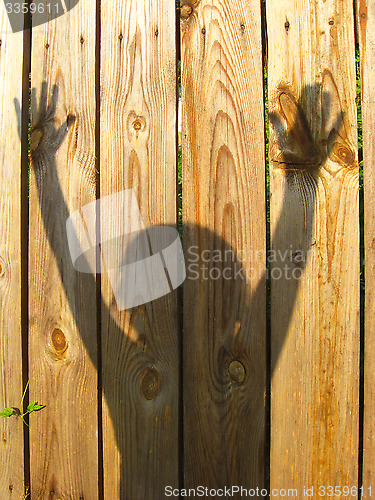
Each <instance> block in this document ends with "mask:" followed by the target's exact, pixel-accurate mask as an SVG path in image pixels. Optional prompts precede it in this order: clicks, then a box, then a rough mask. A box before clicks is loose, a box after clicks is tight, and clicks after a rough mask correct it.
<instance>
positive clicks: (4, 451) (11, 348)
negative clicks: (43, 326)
mask: <svg viewBox="0 0 375 500" xmlns="http://www.w3.org/2000/svg"><path fill="white" fill-rule="evenodd" d="M0 41H1V42H0V124H1V135H0V178H1V190H0V411H1V410H2V408H3V407H5V406H6V407H12V406H18V405H19V403H20V400H21V397H22V339H21V142H20V137H19V135H20V123H21V111H20V110H19V109H17V110H16V109H15V106H14V99H17V100H18V102H19V103H20V102H22V63H23V33H22V32H21V33H12V31H11V27H10V24H9V21H8V17H7V14H6V11H5V4H3V3H2V4H1V5H0ZM0 439H1V453H0V497H1V498H4V499H5V498H23V493H24V474H23V467H24V456H23V423H22V421H21V420H20V419H16V418H13V417H12V418H8V419H1V421H0Z"/></svg>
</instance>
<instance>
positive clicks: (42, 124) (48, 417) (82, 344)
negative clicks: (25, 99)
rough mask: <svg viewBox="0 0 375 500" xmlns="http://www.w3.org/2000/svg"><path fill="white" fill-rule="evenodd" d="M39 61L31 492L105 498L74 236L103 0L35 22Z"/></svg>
mask: <svg viewBox="0 0 375 500" xmlns="http://www.w3.org/2000/svg"><path fill="white" fill-rule="evenodd" d="M31 66H32V75H31V82H32V87H33V91H32V96H31V108H32V126H33V130H32V134H31V141H30V146H31V152H32V166H31V175H30V235H29V237H30V247H29V248H30V251H29V261H30V265H29V270H30V278H29V282H30V288H29V290H30V292H29V293H30V299H29V314H30V337H29V364H30V398H31V400H38V401H39V402H41V403H43V404H45V405H46V408H45V409H44V410H43V411H41V412H39V413H38V414H36V415H33V416H32V417H31V418H30V420H31V422H30V447H31V497H32V498H77V499H78V498H87V499H96V498H98V419H97V410H98V408H97V402H98V397H97V374H96V369H95V367H96V366H97V322H96V281H95V278H94V276H93V275H91V274H82V273H79V272H77V271H76V270H75V269H74V268H73V265H72V260H71V257H70V254H69V249H68V241H67V234H66V221H67V218H68V216H69V214H70V213H71V212H73V211H75V210H78V209H80V208H81V207H82V206H83V205H85V204H86V203H88V202H90V201H92V200H94V199H95V197H96V182H95V179H96V173H95V156H94V155H95V68H96V64H95V5H93V4H92V2H90V1H89V0H80V2H79V4H78V5H77V6H76V7H75V8H74V9H72V10H71V11H70V12H69V13H68V14H65V15H64V16H61V17H59V18H58V19H57V20H55V21H50V22H49V23H48V24H45V25H42V26H39V27H38V28H34V29H33V33H32V61H31ZM68 115H70V116H71V118H70V119H69V120H68V119H67V117H68ZM73 117H74V118H73ZM68 128H69V130H68Z"/></svg>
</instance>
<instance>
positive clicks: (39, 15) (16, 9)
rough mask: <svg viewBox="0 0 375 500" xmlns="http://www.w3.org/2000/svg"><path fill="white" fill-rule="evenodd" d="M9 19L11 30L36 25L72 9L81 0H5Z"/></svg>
mask: <svg viewBox="0 0 375 500" xmlns="http://www.w3.org/2000/svg"><path fill="white" fill-rule="evenodd" d="M3 2H4V7H5V11H6V13H7V15H8V20H9V30H7V31H9V32H13V33H17V32H19V31H23V30H25V29H29V28H30V27H31V26H33V28H34V27H36V26H40V25H41V24H44V23H47V22H49V21H52V20H53V19H56V18H57V17H60V16H62V15H64V14H66V13H67V12H69V11H70V10H72V9H73V8H74V7H75V6H76V5H77V4H78V2H79V0H29V1H27V2H24V1H22V0H21V1H20V0H12V1H9V0H3Z"/></svg>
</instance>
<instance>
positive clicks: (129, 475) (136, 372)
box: [100, 0, 179, 499]
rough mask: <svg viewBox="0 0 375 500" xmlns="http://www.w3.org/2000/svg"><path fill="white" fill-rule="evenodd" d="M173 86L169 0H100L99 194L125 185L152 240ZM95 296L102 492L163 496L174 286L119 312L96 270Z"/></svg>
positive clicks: (168, 176) (168, 192)
mask: <svg viewBox="0 0 375 500" xmlns="http://www.w3.org/2000/svg"><path fill="white" fill-rule="evenodd" d="M176 83H177V82H176V43H175V5H174V2H170V1H167V0H162V1H160V2H154V1H152V0H130V1H128V2H122V1H120V0H118V1H112V0H111V1H109V0H106V1H103V2H102V6H101V83H100V85H101V115H100V126H101V130H100V159H101V166H100V195H101V197H104V196H106V195H111V194H113V193H116V192H120V191H122V190H124V189H133V191H134V193H135V195H136V198H137V202H138V205H139V208H140V213H141V217H142V220H143V223H144V225H145V227H146V228H148V229H147V234H148V236H147V237H150V234H151V233H153V234H154V235H156V238H157V239H158V238H159V237H158V234H157V233H158V228H159V229H160V228H161V226H163V225H170V226H172V227H175V226H176V215H177V208H176V186H177V184H176V108H177V106H176ZM121 208H122V207H119V210H120V211H121ZM107 226H108V227H109V230H111V229H113V228H115V226H116V214H114V218H113V219H111V220H108V221H107V220H104V219H103V220H101V227H103V228H105V227H107ZM107 229H108V228H107ZM125 239H126V236H125ZM128 243H130V242H128ZM159 243H162V241H161V240H159ZM125 253H126V252H125ZM123 257H124V258H127V256H126V255H123ZM138 258H139V256H138ZM137 279H138V276H135V277H134V281H131V282H129V283H127V286H128V287H130V288H132V287H136V286H137ZM102 296H103V305H102V346H103V347H102V349H103V356H102V358H103V392H104V403H103V451H104V494H105V497H106V498H111V499H112V498H113V499H115V498H116V499H117V498H121V499H123V498H129V499H133V498H134V499H156V498H162V497H164V487H165V486H167V485H172V486H173V487H176V486H177V484H178V467H179V456H178V452H179V443H178V440H179V436H178V427H179V411H178V398H179V347H178V344H179V342H178V311H177V300H176V293H171V294H169V295H166V296H164V297H161V298H159V299H158V300H154V301H152V302H149V303H147V304H145V305H141V306H138V307H133V308H131V309H128V310H124V311H119V310H118V307H117V304H116V301H115V300H114V296H113V290H112V288H111V285H110V283H109V281H108V277H107V275H106V274H103V276H102Z"/></svg>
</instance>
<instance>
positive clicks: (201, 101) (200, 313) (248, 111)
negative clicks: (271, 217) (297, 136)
mask: <svg viewBox="0 0 375 500" xmlns="http://www.w3.org/2000/svg"><path fill="white" fill-rule="evenodd" d="M181 37H182V38H181V40H182V58H181V59H182V103H183V104H182V110H183V130H182V142H183V146H182V147H183V224H184V237H183V242H184V251H185V259H186V264H187V278H186V281H185V283H184V302H183V304H184V384H183V387H184V446H185V452H184V464H185V482H186V486H187V487H194V486H198V485H204V486H207V487H217V488H222V487H224V486H231V485H234V486H236V485H242V486H243V487H247V488H255V487H262V486H264V477H265V473H264V433H265V427H264V393H265V383H266V382H265V381H266V373H265V372H266V364H265V354H266V352H265V335H266V321H265V319H266V289H265V262H266V207H265V156H264V116H263V69H262V39H261V14H260V3H259V2H256V1H247V2H244V1H241V0H234V1H225V0H220V1H219V0H213V1H212V0H210V1H206V0H201V1H200V2H198V1H197V2H192V3H191V5H190V3H189V4H188V3H185V2H183V5H182V7H181Z"/></svg>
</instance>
